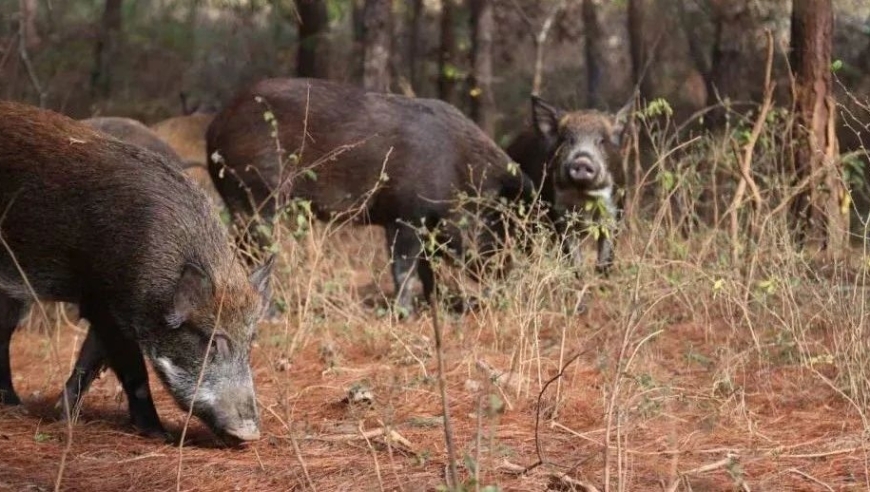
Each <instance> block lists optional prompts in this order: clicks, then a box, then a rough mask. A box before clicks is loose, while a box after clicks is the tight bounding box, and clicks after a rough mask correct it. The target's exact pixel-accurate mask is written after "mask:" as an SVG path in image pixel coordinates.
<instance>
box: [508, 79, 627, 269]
mask: <svg viewBox="0 0 870 492" xmlns="http://www.w3.org/2000/svg"><path fill="white" fill-rule="evenodd" d="M631 108H632V103H629V104H627V105H626V106H625V107H623V108H622V109H620V110H619V112H617V113H616V114H615V115H610V114H606V113H602V112H599V111H591V110H587V111H565V110H562V109H558V108H555V107H553V106H551V105H549V104H547V103H546V102H544V101H543V100H542V99H540V98H538V97H536V96H532V121H533V128H529V129H526V130H524V131H523V132H522V133H520V134H519V135H518V136H517V137H516V138H515V139H514V140H513V142H511V144H510V145H509V146H508V149H507V152H508V154H509V155H510V156H511V157H512V158H513V159H514V160H515V161H517V162H518V163H519V164H520V167H521V168H522V170H523V172H524V173H526V174H527V175H528V176H529V177H530V178H531V179H532V181H534V182H535V185H536V187H537V188H538V189H540V192H541V200H542V202H543V203H544V204H545V205H546V206H547V207H548V208H549V215H550V218H551V220H552V221H553V223H554V224H555V226H556V228H557V230H558V231H559V233H560V234H561V235H562V238H563V240H562V245H563V248H564V249H565V253H566V254H569V255H570V256H571V257H572V259H573V261H574V264H575V266H578V267H579V266H580V264H581V263H582V255H581V251H580V241H581V239H582V237H583V236H584V235H587V234H589V232H590V231H594V235H596V236H597V237H598V260H597V262H596V270H598V271H599V272H602V273H606V272H607V271H608V270H609V269H610V267H611V265H612V263H613V235H614V234H615V232H616V231H615V226H616V219H617V215H618V212H619V208H620V207H619V203H618V201H619V200H618V198H617V191H618V190H617V188H618V187H621V186H623V185H624V184H625V182H624V181H625V180H624V176H623V173H622V158H621V153H620V149H621V146H622V134H623V132H624V129H625V124H626V121H627V119H628V117H629V116H630V114H631ZM578 219H579V220H578Z"/></svg>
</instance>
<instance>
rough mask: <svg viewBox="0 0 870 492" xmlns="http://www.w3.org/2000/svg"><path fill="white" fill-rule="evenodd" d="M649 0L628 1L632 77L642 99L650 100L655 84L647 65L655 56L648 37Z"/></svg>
mask: <svg viewBox="0 0 870 492" xmlns="http://www.w3.org/2000/svg"><path fill="white" fill-rule="evenodd" d="M647 11H648V3H647V0H628V44H629V51H630V54H631V75H632V80H633V81H634V83H635V86H636V87H637V89H638V90H639V91H640V96H641V99H649V97H650V96H651V95H652V94H653V90H654V89H653V84H652V80H651V79H650V74H649V72H648V71H647V65H648V63H649V59H650V57H652V56H653V53H652V50H651V48H652V47H651V46H650V42H651V40H650V39H648V38H649V36H647V32H646V31H647V29H646V26H645V23H646V12H647Z"/></svg>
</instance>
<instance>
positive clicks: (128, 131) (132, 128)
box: [81, 116, 187, 169]
mask: <svg viewBox="0 0 870 492" xmlns="http://www.w3.org/2000/svg"><path fill="white" fill-rule="evenodd" d="M81 123H83V124H85V125H87V126H89V127H91V128H93V129H94V130H97V131H98V132H102V133H105V134H106V135H109V136H112V137H114V138H117V139H118V140H120V141H122V142H127V143H130V144H133V145H137V146H139V147H142V148H143V149H148V150H150V151H151V152H156V153H158V154H160V155H161V156H163V157H164V158H166V160H167V161H169V162H171V163H173V164H174V165H176V166H178V167H180V168H182V169H183V168H185V167H187V166H186V165H185V164H184V162H183V161H182V159H181V157H180V156H179V155H178V153H176V152H175V150H173V149H172V147H171V146H170V145H169V144H167V143H166V142H164V141H163V139H161V138H160V137H159V136H158V135H157V134H156V133H155V132H153V131H152V130H151V129H150V128H148V127H147V126H145V125H144V124H142V123H140V122H139V121H136V120H134V119H132V118H123V117H119V116H100V117H96V118H88V119H86V120H81Z"/></svg>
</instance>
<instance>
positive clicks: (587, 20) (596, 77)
mask: <svg viewBox="0 0 870 492" xmlns="http://www.w3.org/2000/svg"><path fill="white" fill-rule="evenodd" d="M582 16H583V37H584V41H585V42H586V95H587V97H586V105H587V106H588V107H590V108H601V107H602V106H603V104H604V101H603V100H602V97H601V70H602V67H604V56H603V53H602V46H601V43H602V39H601V38H602V34H601V33H602V30H601V24H600V23H599V21H598V4H597V2H596V0H583V8H582Z"/></svg>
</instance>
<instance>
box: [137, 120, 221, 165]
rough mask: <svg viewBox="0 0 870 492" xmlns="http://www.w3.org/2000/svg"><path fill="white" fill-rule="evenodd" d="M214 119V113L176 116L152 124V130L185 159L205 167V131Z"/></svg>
mask: <svg viewBox="0 0 870 492" xmlns="http://www.w3.org/2000/svg"><path fill="white" fill-rule="evenodd" d="M213 119H214V114H212V113H194V114H189V115H186V116H176V117H173V118H169V119H166V120H163V121H161V122H158V123H155V124H154V125H151V130H153V131H154V133H155V134H156V135H157V136H158V137H160V138H161V139H163V141H165V142H166V143H168V144H169V146H170V147H172V148H173V149H174V150H175V152H177V153H178V155H179V156H181V158H182V159H183V160H184V161H186V162H191V163H194V162H195V163H197V164H199V165H201V166H202V167H205V166H206V155H205V132H206V130H207V129H208V125H209V124H211V122H212V120H213Z"/></svg>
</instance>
